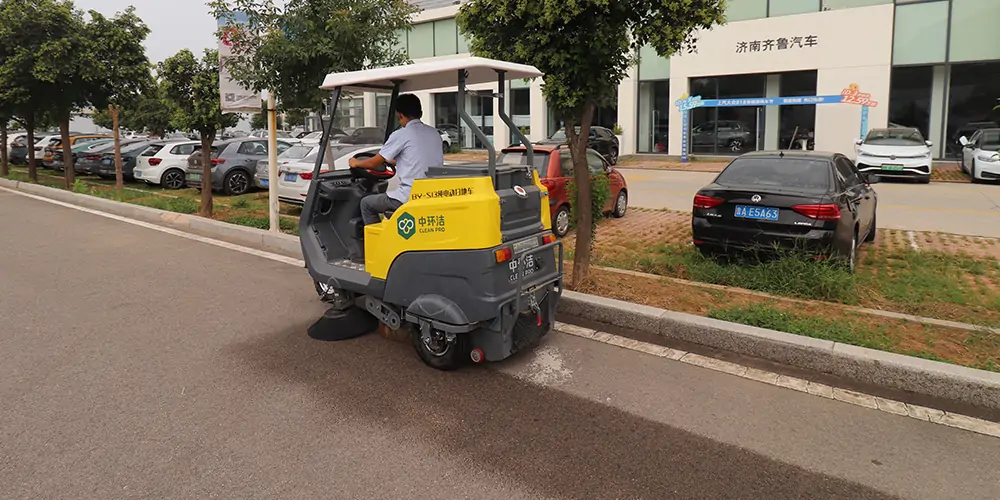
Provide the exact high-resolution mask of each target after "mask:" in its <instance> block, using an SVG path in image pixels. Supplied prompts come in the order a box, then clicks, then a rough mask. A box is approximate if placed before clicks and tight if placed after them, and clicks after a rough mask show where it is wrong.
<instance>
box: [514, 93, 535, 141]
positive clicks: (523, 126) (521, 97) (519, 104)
mask: <svg viewBox="0 0 1000 500" xmlns="http://www.w3.org/2000/svg"><path fill="white" fill-rule="evenodd" d="M510 119H511V120H513V122H514V125H517V127H518V128H519V129H520V130H521V132H522V133H523V134H524V135H525V136H528V135H529V134H530V133H531V89H516V90H511V91H510ZM529 139H530V137H529ZM510 142H511V143H512V144H519V143H520V141H518V140H517V137H515V136H514V132H513V131H512V132H511V133H510Z"/></svg>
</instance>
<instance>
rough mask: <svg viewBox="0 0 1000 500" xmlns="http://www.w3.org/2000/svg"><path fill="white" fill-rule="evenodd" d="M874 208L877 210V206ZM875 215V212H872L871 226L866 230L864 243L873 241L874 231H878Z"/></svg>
mask: <svg viewBox="0 0 1000 500" xmlns="http://www.w3.org/2000/svg"><path fill="white" fill-rule="evenodd" d="M876 210H878V207H876ZM876 217H877V215H876V214H872V228H871V229H869V230H868V235H867V236H865V243H871V242H873V241H875V233H877V232H878V224H876V222H877V221H878V219H877V218H876Z"/></svg>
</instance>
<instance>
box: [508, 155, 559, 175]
mask: <svg viewBox="0 0 1000 500" xmlns="http://www.w3.org/2000/svg"><path fill="white" fill-rule="evenodd" d="M497 163H499V164H501V165H527V164H528V153H527V152H526V151H508V152H506V153H503V154H501V155H500V160H498V161H497ZM532 163H534V167H535V170H537V171H538V173H539V175H541V176H542V177H548V175H549V168H548V165H549V153H548V152H547V151H535V152H533V153H532Z"/></svg>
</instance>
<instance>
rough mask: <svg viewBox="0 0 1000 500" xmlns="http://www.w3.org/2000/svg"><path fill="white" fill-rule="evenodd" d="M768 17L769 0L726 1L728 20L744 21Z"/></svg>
mask: <svg viewBox="0 0 1000 500" xmlns="http://www.w3.org/2000/svg"><path fill="white" fill-rule="evenodd" d="M762 17H767V0H729V1H728V2H726V20H727V21H730V22H732V21H744V20H747V19H760V18H762Z"/></svg>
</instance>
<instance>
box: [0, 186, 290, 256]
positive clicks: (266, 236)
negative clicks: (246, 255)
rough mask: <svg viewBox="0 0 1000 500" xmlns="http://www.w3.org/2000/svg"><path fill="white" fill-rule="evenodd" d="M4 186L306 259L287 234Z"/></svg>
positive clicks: (43, 189)
mask: <svg viewBox="0 0 1000 500" xmlns="http://www.w3.org/2000/svg"><path fill="white" fill-rule="evenodd" d="M0 187H6V188H9V189H14V190H17V191H21V192H24V193H30V194H34V195H37V196H42V197H45V198H49V199H53V200H57V201H62V202H64V203H71V204H73V205H77V206H80V207H85V208H90V209H93V210H100V211H102V212H107V213H110V214H114V215H118V216H121V217H127V218H129V219H135V220H139V221H142V222H148V223H150V224H156V225H159V226H165V227H169V228H172V229H177V230H180V231H185V232H189V233H193V234H198V235H201V236H205V237H210V238H215V239H218V240H222V241H226V242H229V243H234V244H237V245H244V246H248V247H251V248H257V249H260V250H267V251H270V252H274V253H277V254H281V255H284V256H287V257H294V258H298V259H301V258H302V249H301V247H300V245H299V238H298V237H297V236H292V235H289V234H284V233H272V232H270V231H263V230H260V229H255V228H252V227H243V226H237V225H235V224H229V223H226V222H220V221H217V220H212V219H206V218H204V217H199V216H197V215H187V214H179V213H176V212H167V211H165V210H159V209H156V208H149V207H144V206H141V205H133V204H130V203H122V202H118V201H114V200H106V199H104V198H98V197H96V196H90V195H86V194H79V193H74V192H72V191H66V190H63V189H57V188H51V187H47V186H41V185H38V184H33V183H30V182H19V181H12V180H10V179H3V178H0Z"/></svg>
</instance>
